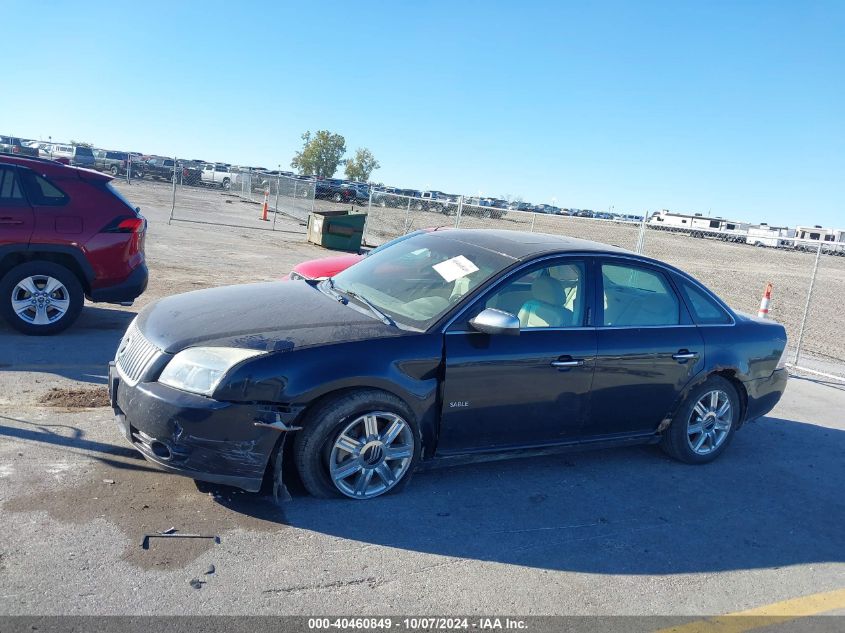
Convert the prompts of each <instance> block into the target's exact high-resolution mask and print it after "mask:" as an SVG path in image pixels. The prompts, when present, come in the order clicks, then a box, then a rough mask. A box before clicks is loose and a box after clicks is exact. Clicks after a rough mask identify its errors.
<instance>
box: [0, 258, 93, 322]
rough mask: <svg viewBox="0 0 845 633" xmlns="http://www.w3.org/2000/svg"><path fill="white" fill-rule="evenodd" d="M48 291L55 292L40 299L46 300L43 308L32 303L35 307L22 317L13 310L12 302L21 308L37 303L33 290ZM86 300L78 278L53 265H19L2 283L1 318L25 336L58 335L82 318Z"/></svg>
mask: <svg viewBox="0 0 845 633" xmlns="http://www.w3.org/2000/svg"><path fill="white" fill-rule="evenodd" d="M27 281H28V282H29V283H27ZM27 287H29V288H30V290H28V289H27ZM49 287H53V290H52V291H51V292H50V293H49V294H48V295H41V297H43V299H44V302H43V303H41V307H39V306H38V304H36V303H32V304H31V306H32V307H26V308H24V309H25V312H23V311H21V312H20V313H19V311H16V310H15V308H14V307H13V303H12V302H13V301H18V302H20V303H18V306H19V307H22V306H25V304H26V303H27V302H31V301H32V300H33V299H35V297H34V296H33V292H32V289H35V290H37V291H38V292H46V291H47V290H49ZM35 300H36V301H37V299H35ZM83 300H84V292H83V290H82V284H80V283H79V279H77V278H76V275H74V274H73V273H72V272H71V271H70V270H68V269H67V268H65V267H64V266H61V265H59V264H55V263H53V262H45V261H34V262H26V263H24V264H19V265H18V266H15V267H14V268H12V270H10V271H9V272H7V273H6V274H5V275H4V276H3V278H2V279H0V315H2V317H3V318H4V319H5V320H6V321H7V322H8V323H9V325H11V326H12V327H13V328H15V329H16V330H18V331H19V332H23V333H24V334H29V335H36V336H38V335H48V334H57V333H59V332H61V331H62V330H64V329H66V328H68V327H70V326H71V325H72V324H73V322H74V321H76V319H77V318H78V317H79V313H80V311H81V310H82V303H83ZM37 321H43V323H37Z"/></svg>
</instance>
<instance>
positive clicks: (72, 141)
mask: <svg viewBox="0 0 845 633" xmlns="http://www.w3.org/2000/svg"><path fill="white" fill-rule="evenodd" d="M70 144H71V145H75V146H77V147H94V146H93V145H92V144H91V143H86V142H85V141H74V140H73V139H71V141H70Z"/></svg>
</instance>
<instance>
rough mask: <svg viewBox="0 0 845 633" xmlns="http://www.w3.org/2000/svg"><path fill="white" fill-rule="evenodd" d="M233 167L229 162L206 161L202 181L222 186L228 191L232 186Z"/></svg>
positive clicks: (210, 184)
mask: <svg viewBox="0 0 845 633" xmlns="http://www.w3.org/2000/svg"><path fill="white" fill-rule="evenodd" d="M231 170H232V167H231V165H229V164H227V163H206V164H205V165H203V168H202V174H201V177H200V179H201V182H202V184H204V185H208V186H210V187H220V188H221V189H223V190H224V191H228V190H229V188H230V187H231V186H232V178H233V176H232V171H231Z"/></svg>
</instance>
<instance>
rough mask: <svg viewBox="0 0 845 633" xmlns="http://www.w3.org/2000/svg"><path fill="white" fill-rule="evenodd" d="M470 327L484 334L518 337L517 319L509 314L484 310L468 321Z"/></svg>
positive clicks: (490, 309)
mask: <svg viewBox="0 0 845 633" xmlns="http://www.w3.org/2000/svg"><path fill="white" fill-rule="evenodd" d="M469 324H470V326H471V327H472V328H473V329H475V330H478V331H479V332H484V333H485V334H507V335H510V336H518V335H519V319H517V318H516V317H515V316H514V315H512V314H511V313H510V312H503V311H502V310H496V309H495V308H486V309H485V310H482V311H481V312H480V313H479V314H478V315H477V316H475V317H473V318H472V319H470V320H469Z"/></svg>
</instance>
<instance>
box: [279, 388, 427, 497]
mask: <svg viewBox="0 0 845 633" xmlns="http://www.w3.org/2000/svg"><path fill="white" fill-rule="evenodd" d="M365 418H369V419H374V420H375V426H374V429H375V432H372V428H373V427H371V426H370V424H371V423H370V422H369V421H368V420H365ZM397 422H398V423H401V424H402V426H401V427H396V424H397ZM303 426H304V427H305V428H304V430H303V431H301V432H300V433H299V434H298V435H297V437H296V441H295V443H294V447H293V458H294V463H295V465H296V468H297V470H298V471H299V476H300V477H301V478H302V483H303V485H304V486H305V488H306V489H307V490H308V492H309V493H311V494H312V495H314V496H315V497H320V498H332V497H347V498H350V499H359V500H360V499H371V498H373V497H377V496H380V495H382V494H385V493H394V492H398V491H400V490H402V489H403V488H404V487H405V486H406V485H407V484H408V481H409V480H410V478H411V473H412V472H413V471H414V468H415V467H416V465H417V464H418V463H419V460H420V455H421V453H422V439H421V435H420V430H419V425H418V424H417V421H416V420H415V418H414V415H413V413H412V412H411V410H410V409H409V408H408V406H407V405H406V404H405V403H404V402H402V400H400V399H399V398H397V397H396V396H393V395H391V394H388V393H384V392H382V391H374V390H363V391H356V392H351V393H347V394H345V395H340V396H338V397H335V398H330V399H328V400H326V401H324V402H322V403H320V404H318V405H317V406H316V407H315V408H314V409H313V410H312V411H310V412H309V413H308V415H307V416H306V419H305V421H304V423H303ZM395 428H399V430H398V431H396V433H395V434H394V435H393V436H392V437H389V436H388V431H389V430H395ZM362 431H363V433H362ZM344 434H345V437H346V440H347V441H346V442H344V444H345V445H346V448H343V447H339V445H338V443H339V441H340V437H341V435H344ZM365 436H366V438H365ZM386 447H387V448H388V449H392V450H385V448H386ZM399 449H404V450H399ZM390 454H393V455H395V456H396V457H393V458H391V457H388V455H390ZM332 465H335V466H338V465H341V466H342V467H339V468H338V467H336V468H334V476H333V475H332ZM385 467H386V468H385ZM344 472H348V473H349V474H347V475H346V476H343V473H344ZM358 491H363V492H358Z"/></svg>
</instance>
